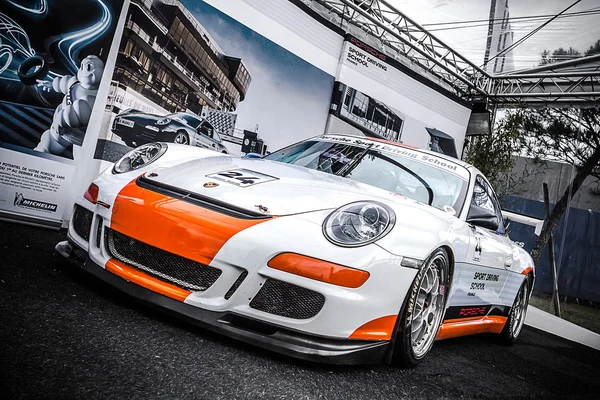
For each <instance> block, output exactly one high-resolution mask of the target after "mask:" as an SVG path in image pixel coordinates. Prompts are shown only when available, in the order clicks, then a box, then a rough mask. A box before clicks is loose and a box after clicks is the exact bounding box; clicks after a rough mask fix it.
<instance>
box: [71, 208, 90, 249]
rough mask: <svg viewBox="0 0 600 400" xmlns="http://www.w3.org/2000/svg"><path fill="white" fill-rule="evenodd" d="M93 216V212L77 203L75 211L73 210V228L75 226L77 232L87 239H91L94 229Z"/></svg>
mask: <svg viewBox="0 0 600 400" xmlns="http://www.w3.org/2000/svg"><path fill="white" fill-rule="evenodd" d="M93 218H94V213H93V212H91V211H89V210H87V209H85V208H83V207H81V206H79V205H75V211H74V212H73V228H75V233H77V234H78V235H79V236H81V237H82V238H84V239H85V240H86V241H89V240H90V229H92V219H93Z"/></svg>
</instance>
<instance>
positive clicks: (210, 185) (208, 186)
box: [203, 182, 219, 188]
mask: <svg viewBox="0 0 600 400" xmlns="http://www.w3.org/2000/svg"><path fill="white" fill-rule="evenodd" d="M203 186H204V187H205V188H214V187H217V186H219V184H218V183H217V182H206V183H205V184H204V185H203Z"/></svg>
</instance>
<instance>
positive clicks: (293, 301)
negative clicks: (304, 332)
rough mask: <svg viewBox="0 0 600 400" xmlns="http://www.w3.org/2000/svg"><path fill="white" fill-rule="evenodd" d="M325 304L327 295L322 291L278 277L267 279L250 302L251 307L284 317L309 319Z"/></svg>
mask: <svg viewBox="0 0 600 400" xmlns="http://www.w3.org/2000/svg"><path fill="white" fill-rule="evenodd" d="M323 304H325V297H324V296H323V295H322V294H321V293H317V292H314V291H312V290H309V289H305V288H303V287H300V286H296V285H292V284H291V283H287V282H283V281H278V280H276V279H267V280H266V281H265V284H264V285H263V287H262V289H260V291H259V292H258V294H257V295H256V296H255V297H254V299H252V301H251V302H250V307H252V308H254V309H256V310H260V311H264V312H268V313H269V314H275V315H280V316H282V317H288V318H294V319H307V318H311V317H314V316H315V315H317V313H318V312H319V311H321V308H323Z"/></svg>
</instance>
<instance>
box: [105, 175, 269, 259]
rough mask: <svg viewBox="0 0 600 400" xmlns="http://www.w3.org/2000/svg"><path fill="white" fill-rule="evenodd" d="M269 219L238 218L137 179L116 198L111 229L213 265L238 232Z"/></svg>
mask: <svg viewBox="0 0 600 400" xmlns="http://www.w3.org/2000/svg"><path fill="white" fill-rule="evenodd" d="M264 221H266V219H265V220H246V219H238V218H234V217H231V216H228V215H225V214H221V213H218V212H215V211H211V210H208V209H205V208H202V207H199V206H196V205H194V204H190V203H187V202H185V201H181V200H177V199H173V198H171V197H169V196H166V195H164V194H160V193H156V192H153V191H150V190H146V189H143V188H141V187H139V186H137V185H136V183H135V181H133V182H130V183H129V184H128V185H127V186H125V187H124V188H123V189H122V190H121V192H120V193H119V195H118V196H117V198H116V200H115V205H114V206H113V215H112V218H111V224H110V227H111V229H114V230H116V231H118V232H120V233H122V234H124V235H127V236H130V237H132V238H135V239H137V240H139V241H142V242H144V243H147V244H149V245H152V246H155V247H158V248H160V249H163V250H165V251H168V252H170V253H174V254H177V255H180V256H181V257H185V258H189V259H191V260H194V261H197V262H199V263H202V264H206V265H208V264H210V262H211V261H212V259H213V258H214V257H215V255H216V254H217V253H218V252H219V250H220V249H221V248H222V247H223V245H224V244H225V242H227V241H228V240H229V239H230V238H231V237H232V236H233V235H235V234H236V233H238V232H240V231H242V230H244V229H246V228H249V227H251V226H253V225H257V224H259V223H261V222H264Z"/></svg>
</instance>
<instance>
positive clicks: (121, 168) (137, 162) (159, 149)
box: [113, 143, 167, 174]
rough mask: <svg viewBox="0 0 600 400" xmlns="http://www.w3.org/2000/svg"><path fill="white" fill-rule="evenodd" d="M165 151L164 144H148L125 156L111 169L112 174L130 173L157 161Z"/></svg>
mask: <svg viewBox="0 0 600 400" xmlns="http://www.w3.org/2000/svg"><path fill="white" fill-rule="evenodd" d="M165 151H167V145H166V144H165V143H148V144H145V145H142V146H140V147H138V148H135V149H133V150H131V151H130V152H129V153H127V154H125V155H124V156H123V157H122V158H121V159H120V160H119V161H117V162H116V163H115V165H114V167H113V174H123V173H125V172H130V171H133V170H136V169H139V168H142V167H145V166H146V165H149V164H151V163H153V162H154V161H156V160H158V159H159V158H160V157H161V156H162V155H163V154H164V153H165Z"/></svg>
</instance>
